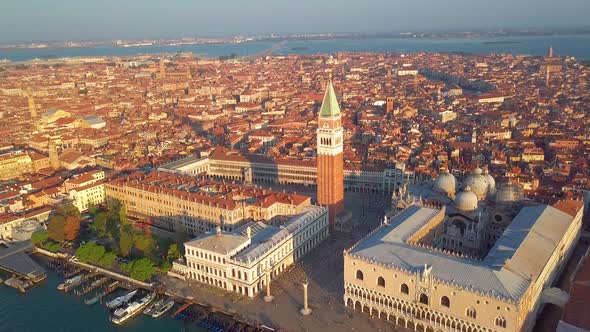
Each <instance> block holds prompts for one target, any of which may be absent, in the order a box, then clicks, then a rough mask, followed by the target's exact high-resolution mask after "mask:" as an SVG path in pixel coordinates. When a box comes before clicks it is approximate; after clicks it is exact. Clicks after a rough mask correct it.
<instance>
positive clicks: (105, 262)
mask: <svg viewBox="0 0 590 332" xmlns="http://www.w3.org/2000/svg"><path fill="white" fill-rule="evenodd" d="M116 259H117V255H116V254H115V253H114V252H107V253H106V254H104V255H103V256H102V257H101V258H100V260H99V261H98V265H100V266H102V267H104V268H107V269H110V268H112V267H113V264H114V263H115V260H116Z"/></svg>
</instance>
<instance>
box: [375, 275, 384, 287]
mask: <svg viewBox="0 0 590 332" xmlns="http://www.w3.org/2000/svg"><path fill="white" fill-rule="evenodd" d="M377 286H380V287H385V279H383V277H379V278H378V279H377Z"/></svg>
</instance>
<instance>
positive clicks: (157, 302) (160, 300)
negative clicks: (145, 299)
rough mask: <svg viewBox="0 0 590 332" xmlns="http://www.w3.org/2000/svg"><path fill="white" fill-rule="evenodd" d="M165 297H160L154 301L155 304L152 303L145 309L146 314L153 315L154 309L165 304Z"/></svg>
mask: <svg viewBox="0 0 590 332" xmlns="http://www.w3.org/2000/svg"><path fill="white" fill-rule="evenodd" d="M164 301H165V300H164V299H159V300H158V301H156V302H154V304H152V305H150V306H149V307H148V308H147V309H145V310H144V311H143V313H144V314H146V315H148V316H151V315H152V314H153V313H154V311H155V310H156V309H157V308H159V307H161V306H162V305H164Z"/></svg>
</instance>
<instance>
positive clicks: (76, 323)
mask: <svg viewBox="0 0 590 332" xmlns="http://www.w3.org/2000/svg"><path fill="white" fill-rule="evenodd" d="M47 273H48V277H47V279H46V280H45V281H43V282H41V283H40V284H38V285H36V286H35V287H33V288H30V289H28V290H27V292H26V293H25V294H21V293H19V292H18V291H17V290H15V289H13V288H10V287H8V286H5V285H3V284H2V285H0V332H78V331H79V332H109V331H126V332H135V331H137V332H139V331H141V332H164V331H170V332H177V331H178V332H185V331H186V332H189V331H190V332H197V331H202V330H201V329H197V327H196V326H194V323H193V324H191V325H185V324H184V323H182V322H181V321H177V320H174V319H171V318H169V313H170V312H172V310H174V309H172V310H171V311H169V312H168V313H166V314H165V315H163V316H162V317H160V318H159V319H153V318H151V317H147V316H146V315H143V314H141V315H138V316H136V317H134V318H132V319H131V320H129V321H128V322H127V323H126V324H125V325H123V326H116V325H114V324H112V323H111V322H109V318H108V312H107V309H106V307H105V306H104V305H102V304H100V303H97V304H95V305H94V306H87V305H85V304H84V302H83V301H84V297H78V296H76V295H74V294H71V293H63V292H60V291H58V290H57V285H59V284H60V283H61V282H62V280H61V279H60V278H59V277H58V276H57V275H56V274H55V273H53V271H51V270H49V269H47ZM0 277H1V278H2V279H6V278H7V277H8V275H6V274H5V273H0Z"/></svg>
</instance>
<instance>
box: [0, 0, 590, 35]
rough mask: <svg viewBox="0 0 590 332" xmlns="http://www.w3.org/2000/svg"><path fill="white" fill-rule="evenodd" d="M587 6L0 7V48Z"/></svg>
mask: <svg viewBox="0 0 590 332" xmlns="http://www.w3.org/2000/svg"><path fill="white" fill-rule="evenodd" d="M588 13H590V0H1V1H0V42H16V41H65V40H116V39H142V38H179V37H221V36H234V35H259V34H270V33H275V34H291V33H323V32H402V31H435V30H436V31H439V30H461V31H466V30H475V29H486V30H495V29H499V28H528V27H535V28H576V27H588V26H590V23H589V22H588V18H587V17H588Z"/></svg>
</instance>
